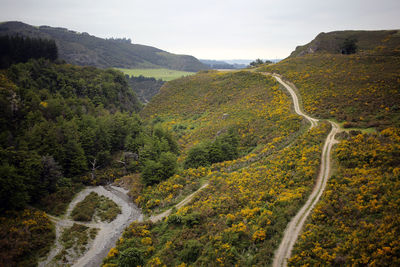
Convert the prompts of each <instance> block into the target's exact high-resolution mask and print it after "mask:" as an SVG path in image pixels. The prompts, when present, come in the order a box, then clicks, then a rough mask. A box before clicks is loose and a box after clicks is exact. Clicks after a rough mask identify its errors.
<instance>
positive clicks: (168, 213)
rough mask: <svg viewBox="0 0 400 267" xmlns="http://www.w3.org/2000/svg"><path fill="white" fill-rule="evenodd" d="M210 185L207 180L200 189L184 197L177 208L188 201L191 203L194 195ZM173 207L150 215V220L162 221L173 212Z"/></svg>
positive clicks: (154, 221)
mask: <svg viewBox="0 0 400 267" xmlns="http://www.w3.org/2000/svg"><path fill="white" fill-rule="evenodd" d="M207 186H208V182H206V183H205V184H203V185H202V186H201V187H200V188H199V189H197V190H196V191H195V192H193V193H192V194H190V195H188V196H187V197H185V199H183V200H182V201H181V202H179V203H178V204H176V205H175V206H174V207H175V208H176V209H180V208H181V207H183V206H185V205H186V204H187V203H189V202H190V201H191V200H192V199H193V197H194V196H195V195H196V194H197V193H199V192H200V191H201V190H203V188H206V187H207ZM171 211H172V208H171V209H169V210H166V211H164V212H163V213H160V214H157V215H153V216H151V217H150V221H151V222H153V223H156V222H158V221H161V220H162V219H164V218H165V217H167V216H169V215H170V214H171Z"/></svg>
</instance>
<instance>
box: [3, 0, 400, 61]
mask: <svg viewBox="0 0 400 267" xmlns="http://www.w3.org/2000/svg"><path fill="white" fill-rule="evenodd" d="M0 6H1V9H0V21H9V20H18V21H22V22H25V23H28V24H31V25H37V26H39V25H49V26H58V27H65V28H68V29H71V30H75V31H78V32H88V33H90V34H92V35H95V36H98V37H103V38H104V37H127V38H131V39H132V40H133V42H134V43H138V44H146V45H151V46H155V47H157V48H160V49H163V50H166V51H169V52H173V53H177V54H189V55H193V56H195V57H197V58H201V59H255V58H265V59H267V58H269V59H274V58H285V57H287V56H288V55H289V54H290V52H291V51H293V50H294V49H295V47H296V46H297V45H303V44H305V43H308V42H309V41H311V40H312V39H313V38H314V37H315V36H316V35H317V34H318V33H320V32H329V31H334V30H348V29H358V30H360V29H361V30H375V29H399V28H400V0H379V1H377V0H334V1H332V0H303V1H295V0H293V1H289V0H275V1H271V0H195V1H192V0H0Z"/></svg>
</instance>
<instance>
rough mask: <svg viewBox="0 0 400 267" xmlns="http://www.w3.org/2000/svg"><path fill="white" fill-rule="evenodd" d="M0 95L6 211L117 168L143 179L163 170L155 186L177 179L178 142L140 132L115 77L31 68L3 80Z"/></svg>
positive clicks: (132, 103)
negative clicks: (143, 173)
mask: <svg viewBox="0 0 400 267" xmlns="http://www.w3.org/2000/svg"><path fill="white" fill-rule="evenodd" d="M0 87H1V89H2V90H1V91H0V104H1V105H0V121H1V124H0V203H1V208H2V209H14V208H22V207H24V206H25V205H26V204H28V203H37V202H38V201H40V200H41V199H42V198H44V197H46V196H48V195H49V194H53V193H55V192H58V191H60V190H64V191H65V190H66V188H68V187H70V186H71V184H73V183H80V182H81V181H82V180H81V177H82V176H83V175H85V176H88V177H91V179H90V180H89V181H87V182H90V183H97V182H99V180H98V179H97V178H96V171H97V170H101V169H105V168H108V167H110V166H112V165H117V166H119V167H120V168H123V169H124V170H125V171H135V172H141V171H144V170H146V168H147V169H148V168H149V167H147V166H148V165H149V164H150V165H151V164H152V163H157V164H161V167H160V165H157V166H158V167H157V171H158V173H157V174H154V173H150V174H148V175H147V177H148V179H149V180H151V181H152V182H151V183H154V182H157V181H159V180H160V179H165V178H167V177H168V176H169V175H172V174H173V173H174V171H175V167H176V154H177V153H178V150H177V145H176V143H175V141H174V139H173V137H172V136H171V135H170V134H169V133H168V132H167V131H165V130H163V129H162V128H157V127H153V126H151V125H150V126H145V125H143V123H142V122H141V120H140V118H139V117H138V116H137V115H136V114H135V111H137V110H139V108H140V105H139V104H138V101H137V99H136V97H135V95H134V93H133V92H132V90H131V89H130V88H129V86H128V84H127V81H126V80H125V77H124V76H123V74H122V73H120V72H118V71H114V70H99V69H96V68H93V67H85V68H84V67H76V66H71V65H65V64H54V63H51V62H49V61H46V60H31V61H29V62H28V63H20V64H16V65H13V66H11V67H10V68H9V69H8V70H6V71H5V72H3V73H1V74H0ZM122 152H123V153H122ZM121 153H122V155H123V156H122V158H119V156H118V155H120V154H121ZM116 162H117V163H116ZM118 162H121V163H123V164H120V163H118ZM174 166H175V167H174ZM90 174H91V175H90ZM154 177H156V178H154ZM100 182H101V181H100Z"/></svg>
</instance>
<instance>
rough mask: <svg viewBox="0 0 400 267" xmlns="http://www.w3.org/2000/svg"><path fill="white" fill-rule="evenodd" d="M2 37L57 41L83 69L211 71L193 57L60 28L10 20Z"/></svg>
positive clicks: (67, 57) (63, 55)
mask: <svg viewBox="0 0 400 267" xmlns="http://www.w3.org/2000/svg"><path fill="white" fill-rule="evenodd" d="M0 35H21V36H29V37H35V38H38V37H40V38H44V39H54V40H55V41H56V44H57V47H58V51H59V57H60V58H61V59H64V60H65V61H66V62H68V63H71V64H76V65H82V66H95V67H99V68H110V67H118V68H168V69H175V70H184V71H199V70H203V69H207V67H206V66H205V65H203V64H202V63H201V62H200V61H199V60H197V59H196V58H195V57H193V56H187V55H175V54H171V53H168V52H166V51H163V50H161V49H158V48H155V47H151V46H146V45H139V44H132V43H131V42H130V41H129V40H120V39H102V38H99V37H95V36H93V35H90V34H88V33H79V32H76V31H72V30H68V29H66V28H60V27H49V26H39V27H36V26H31V25H28V24H25V23H22V22H16V21H10V22H3V23H1V24H0Z"/></svg>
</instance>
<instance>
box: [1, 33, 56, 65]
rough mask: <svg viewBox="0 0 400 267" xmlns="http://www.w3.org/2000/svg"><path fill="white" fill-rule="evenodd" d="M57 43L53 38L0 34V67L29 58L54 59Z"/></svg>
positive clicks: (25, 60)
mask: <svg viewBox="0 0 400 267" xmlns="http://www.w3.org/2000/svg"><path fill="white" fill-rule="evenodd" d="M57 57H58V50H57V45H56V42H55V41H54V40H47V39H40V38H30V37H22V36H18V35H16V36H8V35H5V36H0V68H2V69H3V68H7V67H9V66H10V65H11V64H14V63H19V62H27V61H28V60H29V59H31V58H46V59H49V60H56V59H57Z"/></svg>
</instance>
